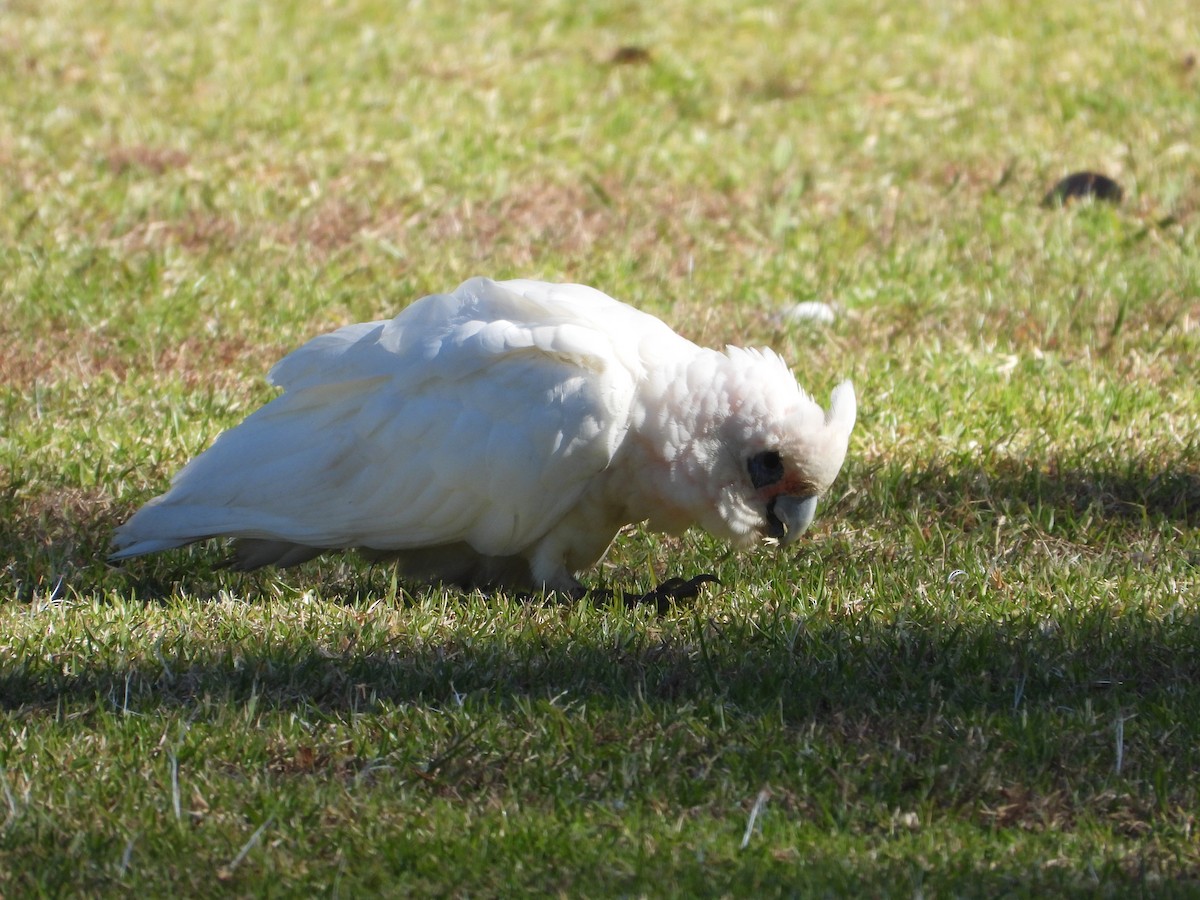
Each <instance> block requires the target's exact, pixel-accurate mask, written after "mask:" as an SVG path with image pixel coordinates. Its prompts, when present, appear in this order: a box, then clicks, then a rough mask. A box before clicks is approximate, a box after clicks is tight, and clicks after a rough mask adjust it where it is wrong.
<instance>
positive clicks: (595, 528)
mask: <svg viewBox="0 0 1200 900" xmlns="http://www.w3.org/2000/svg"><path fill="white" fill-rule="evenodd" d="M270 380H271V382H272V383H273V384H275V385H278V386H279V387H281V388H283V393H282V395H280V396H279V397H277V398H275V399H274V400H272V401H271V402H270V403H268V404H267V405H266V406H265V407H263V408H262V409H260V410H258V411H257V412H255V413H253V414H252V415H250V416H249V417H248V418H247V419H246V420H245V421H244V422H242V423H241V424H240V425H238V426H236V427H235V428H232V429H230V430H229V431H226V432H224V433H223V434H221V435H220V436H219V437H218V438H217V440H216V441H215V442H214V443H213V445H212V446H211V447H210V448H209V449H208V450H206V451H204V452H203V453H201V454H200V455H199V456H198V457H196V458H195V459H193V460H192V461H191V462H189V463H188V464H187V465H186V466H185V467H184V468H183V470H182V471H181V472H180V473H179V474H178V475H176V476H175V478H174V480H173V481H172V483H171V487H170V489H169V490H168V491H167V492H166V493H165V494H163V495H161V496H159V497H156V498H154V499H153V500H151V501H150V502H149V503H147V504H146V505H145V506H143V507H142V508H141V509H140V510H139V511H138V512H137V513H136V514H135V515H134V516H133V517H132V518H131V519H129V521H128V522H126V523H125V524H124V525H122V526H121V527H120V528H119V529H118V530H117V532H116V534H115V536H114V540H113V546H114V550H115V552H114V553H113V555H112V559H123V558H125V557H131V556H138V555H140V554H144V553H153V552H156V551H159V550H166V549H168V548H171V547H179V546H183V545H185V544H189V543H192V542H194V541H200V540H204V539H206V538H213V537H232V538H236V539H237V542H236V545H235V554H236V556H235V560H234V564H235V565H236V566H237V567H238V568H242V569H253V568H257V567H259V566H264V565H272V564H273V565H279V566H289V565H294V564H297V563H301V562H304V561H305V560H308V559H312V558H313V557H315V556H317V555H318V554H320V553H322V552H324V551H327V550H335V549H348V548H357V549H359V550H361V551H363V552H364V553H366V554H367V555H368V556H370V557H372V558H379V557H388V558H396V559H397V560H398V561H399V564H400V566H401V571H402V572H404V573H405V574H406V575H407V576H410V577H414V578H419V579H424V580H431V579H432V580H441V581H445V582H451V583H455V584H460V585H463V586H479V587H489V586H505V587H513V588H519V589H539V588H544V589H546V590H556V591H563V592H567V593H571V594H576V595H577V594H579V593H581V592H582V591H583V588H582V586H581V584H580V582H579V581H578V580H576V577H575V575H576V573H578V572H581V571H583V570H585V569H587V568H589V567H591V566H593V565H595V564H596V563H597V562H598V561H599V560H600V559H601V558H602V557H603V556H604V553H605V552H606V550H607V549H608V547H609V545H610V544H611V543H612V541H613V538H614V537H615V536H616V534H617V532H618V531H619V530H620V529H621V528H622V527H623V526H625V525H627V524H630V523H635V522H646V523H648V525H649V527H650V528H651V529H653V530H655V531H660V532H667V533H677V532H680V531H683V530H684V529H686V528H687V527H689V526H692V525H699V526H700V527H702V528H704V529H706V530H707V531H709V532H710V533H711V534H713V535H715V536H716V537H718V538H721V539H724V540H726V541H728V542H730V543H732V544H734V545H735V546H738V547H747V546H749V545H751V544H753V543H754V542H755V541H759V540H762V539H772V540H773V541H775V542H777V543H778V544H780V545H787V544H790V543H792V542H793V541H794V540H795V539H796V538H797V537H799V535H800V534H801V533H802V532H803V531H804V530H805V529H806V528H807V527H808V526H809V524H810V523H811V522H812V519H813V515H814V513H815V511H816V505H817V499H818V497H820V496H821V495H822V494H823V493H825V492H826V491H827V490H828V489H829V487H830V485H831V484H832V483H833V480H834V478H835V477H836V476H837V474H838V471H839V470H840V469H841V466H842V462H843V460H844V458H845V455H846V449H847V445H848V443H849V439H850V431H851V429H852V428H853V427H854V420H855V410H856V405H855V396H854V388H853V387H852V385H851V384H850V383H849V382H843V383H842V384H840V385H838V387H836V388H835V389H834V391H833V394H832V396H831V399H830V408H829V411H828V413H826V412H824V411H823V410H822V409H821V407H820V406H819V405H818V404H817V403H816V402H814V401H813V400H812V399H811V398H810V397H809V396H808V395H807V394H806V393H805V392H804V391H803V390H801V389H800V387H799V386H798V385H797V383H796V379H795V377H794V376H793V375H792V373H791V372H790V371H789V370H788V368H787V365H786V364H785V363H784V362H783V361H782V360H781V359H780V358H779V357H778V356H777V355H775V354H774V353H773V352H771V351H770V350H744V349H739V348H736V347H728V348H726V349H725V350H724V351H723V352H722V351H717V350H710V349H705V348H702V347H698V346H697V345H695V344H693V343H692V342H691V341H688V340H686V339H684V338H683V337H680V336H679V335H678V334H676V333H675V332H674V331H672V330H671V329H670V328H668V327H667V326H666V325H665V324H664V323H663V322H661V321H659V320H658V319H656V318H654V317H653V316H650V315H647V314H646V313H643V312H640V311H638V310H636V309H634V308H633V307H631V306H627V305H626V304H624V303H620V302H618V301H617V300H614V299H612V298H611V297H608V296H606V295H605V294H603V293H601V292H600V291H597V290H595V289H593V288H589V287H584V286H582V285H577V284H548V283H544V282H538V281H506V282H495V281H491V280H488V279H485V278H474V279H471V280H470V281H467V282H465V283H464V284H462V285H461V286H460V287H459V288H458V289H457V290H455V291H454V292H453V293H451V294H435V295H432V296H429V297H425V298H424V299H422V300H418V301H417V302H416V303H414V304H412V305H411V306H409V307H408V308H407V309H405V310H404V311H403V312H401V313H400V314H399V315H398V316H396V318H394V319H392V320H390V321H381V322H369V323H365V324H360V325H350V326H348V327H345V328H341V329H339V330H337V331H334V332H332V333H330V334H326V335H322V336H320V337H317V338H315V339H313V340H311V341H309V342H308V343H307V344H305V345H304V346H302V347H301V348H300V349H298V350H296V351H295V352H293V353H292V354H290V355H289V356H287V357H285V358H284V359H283V360H282V361H281V362H279V363H278V364H277V365H276V366H275V367H274V368H273V369H272V370H271V373H270Z"/></svg>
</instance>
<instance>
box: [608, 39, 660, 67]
mask: <svg viewBox="0 0 1200 900" xmlns="http://www.w3.org/2000/svg"><path fill="white" fill-rule="evenodd" d="M608 61H609V63H611V64H612V65H614V66H643V65H646V64H647V63H649V62H650V61H651V57H650V51H649V50H647V49H646V48H645V47H638V46H637V45H636V44H626V45H625V46H624V47H618V48H617V49H616V50H614V51H613V55H612V56H610V57H609V58H608Z"/></svg>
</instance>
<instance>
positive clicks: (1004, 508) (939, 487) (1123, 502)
mask: <svg viewBox="0 0 1200 900" xmlns="http://www.w3.org/2000/svg"><path fill="white" fill-rule="evenodd" d="M855 480H856V481H857V482H859V483H861V484H863V485H864V489H863V490H862V491H861V492H860V494H859V495H858V497H857V498H856V499H854V500H851V501H849V502H848V503H846V504H843V507H844V508H843V512H845V513H846V514H849V515H851V516H852V517H854V518H858V519H861V518H864V517H871V516H877V515H879V514H880V512H881V510H880V507H882V508H883V510H882V511H883V512H884V513H886V512H887V511H889V510H892V509H893V508H911V507H912V506H914V505H915V504H920V505H921V506H923V507H926V508H928V507H935V508H940V509H944V510H946V511H948V512H951V513H953V512H954V511H962V512H967V511H971V510H974V511H979V510H992V511H995V512H997V513H1004V514H1006V515H1008V516H1010V517H1012V516H1014V515H1016V516H1026V517H1031V518H1035V519H1037V520H1039V521H1045V520H1046V519H1047V517H1048V516H1050V515H1053V516H1054V520H1055V521H1067V522H1073V521H1077V520H1079V519H1081V518H1084V517H1087V516H1092V517H1097V518H1100V519H1103V520H1107V521H1110V522H1112V523H1114V524H1125V525H1131V524H1132V525H1138V524H1145V523H1151V522H1163V521H1166V522H1174V523H1178V524H1181V525H1185V526H1187V527H1195V526H1197V525H1198V524H1200V463H1198V462H1197V461H1196V460H1194V459H1191V458H1181V459H1179V460H1176V461H1173V462H1169V463H1167V464H1164V465H1160V466H1151V465H1148V464H1146V463H1145V462H1142V461H1129V462H1127V463H1126V464H1124V465H1121V466H1118V465H1116V464H1114V465H1110V466H1107V467H1096V468H1082V467H1078V466H1070V465H1062V464H1060V463H1059V462H1057V461H1054V460H1050V461H1048V462H1047V461H1035V462H1031V463H1030V464H1028V465H1022V464H1021V462H1020V461H1018V460H1014V459H1010V458H1004V459H999V460H995V461H994V463H993V464H990V465H988V466H987V467H985V466H983V465H980V464H979V463H978V462H977V461H973V460H972V461H964V462H961V463H953V462H947V461H945V460H941V461H936V462H932V463H930V464H929V465H928V466H923V467H920V468H917V469H913V468H912V467H911V466H910V465H897V464H884V465H881V466H877V467H874V468H871V469H866V470H865V471H861V472H859V473H857V474H856V476H855Z"/></svg>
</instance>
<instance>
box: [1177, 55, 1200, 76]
mask: <svg viewBox="0 0 1200 900" xmlns="http://www.w3.org/2000/svg"><path fill="white" fill-rule="evenodd" d="M1179 66H1180V68H1182V69H1183V71H1185V72H1190V71H1192V70H1193V69H1194V68H1196V54H1195V53H1191V52H1189V53H1185V54H1184V55H1183V59H1182V60H1180V63H1179Z"/></svg>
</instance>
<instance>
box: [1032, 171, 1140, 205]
mask: <svg viewBox="0 0 1200 900" xmlns="http://www.w3.org/2000/svg"><path fill="white" fill-rule="evenodd" d="M1122 196H1124V192H1123V191H1122V190H1121V186H1120V185H1119V184H1117V183H1116V182H1115V181H1113V180H1112V179H1111V178H1109V177H1108V176H1107V175H1101V174H1100V173H1099V172H1075V173H1073V174H1071V175H1068V176H1067V177H1066V178H1064V179H1063V180H1062V181H1060V182H1059V183H1058V184H1056V185H1055V186H1054V187H1052V188H1051V189H1050V193H1048V194H1046V196H1045V197H1043V198H1042V206H1066V205H1067V204H1068V203H1069V202H1070V201H1072V200H1077V199H1080V198H1082V197H1093V198H1095V199H1096V200H1105V201H1107V202H1109V203H1120V202H1121V197H1122Z"/></svg>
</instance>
